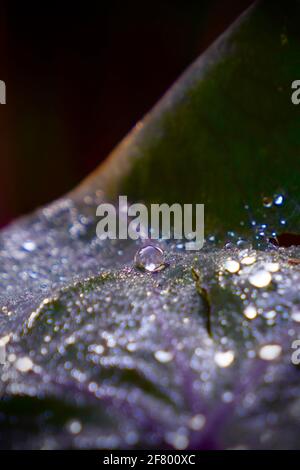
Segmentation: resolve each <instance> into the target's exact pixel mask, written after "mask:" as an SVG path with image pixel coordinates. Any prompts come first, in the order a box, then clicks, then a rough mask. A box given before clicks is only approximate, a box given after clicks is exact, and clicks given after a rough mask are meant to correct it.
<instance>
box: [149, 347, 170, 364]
mask: <svg viewBox="0 0 300 470" xmlns="http://www.w3.org/2000/svg"><path fill="white" fill-rule="evenodd" d="M154 357H155V359H156V360H157V361H159V362H161V363H163V364H166V363H167V362H170V361H172V359H173V354H172V353H171V352H169V351H162V350H161V351H155V353H154Z"/></svg>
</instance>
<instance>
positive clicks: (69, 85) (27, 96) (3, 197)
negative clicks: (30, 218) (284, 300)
mask: <svg viewBox="0 0 300 470" xmlns="http://www.w3.org/2000/svg"><path fill="white" fill-rule="evenodd" d="M251 3H252V2H251V1H250V0H223V1H221V0H211V1H201V0H199V1H197V2H184V1H177V0H173V1H160V2H158V1H157V2H155V1H144V2H141V1H135V0H134V1H128V2H124V1H114V0H112V1H109V2H99V3H94V2H84V3H82V4H81V3H79V4H76V6H75V5H71V4H67V3H66V4H63V3H62V2H60V3H55V2H51V3H47V2H43V3H42V2H40V3H38V2H24V3H23V4H21V3H18V2H15V1H10V2H8V1H7V2H5V1H4V2H1V4H0V79H1V80H5V82H6V86H7V104H6V105H5V106H0V155H1V158H0V225H1V226H3V225H5V224H6V223H8V222H9V221H10V220H12V219H13V218H15V217H16V216H18V215H20V214H24V213H26V212H28V211H31V210H32V209H34V208H35V207H37V206H39V205H42V204H45V203H47V202H50V201H52V200H53V199H55V198H57V197H59V196H61V195H63V194H64V193H65V192H67V191H68V190H70V189H71V188H72V187H73V186H75V185H76V184H77V183H78V182H79V181H80V180H81V179H82V178H83V177H84V176H86V175H87V174H89V173H90V172H91V171H92V170H93V169H94V168H95V167H96V166H97V165H98V164H99V163H100V162H101V161H102V160H103V159H104V158H105V157H106V155H107V154H108V153H109V152H110V151H111V150H112V149H113V147H114V146H115V145H116V144H117V143H118V142H119V141H120V140H121V139H122V138H123V137H124V135H125V134H126V133H127V132H128V131H129V130H130V129H131V128H132V126H133V125H134V124H135V123H136V122H137V121H138V120H139V119H140V118H141V117H142V116H143V115H144V114H145V113H146V112H147V111H148V110H149V109H150V108H151V107H152V106H153V105H154V104H155V103H156V101H157V100H158V99H159V98H160V97H161V95H162V94H163V93H164V92H165V91H166V90H167V89H168V88H169V86H170V85H171V84H172V83H173V82H174V80H176V78H177V77H178V75H180V73H182V72H183V70H184V69H185V68H186V67H187V66H188V65H189V64H190V63H191V62H192V61H193V60H194V59H195V58H196V57H197V56H198V55H199V54H200V53H201V52H202V51H203V50H204V49H205V48H206V47H207V46H208V45H209V44H210V43H211V42H212V41H213V40H214V39H215V38H216V37H217V36H218V35H219V34H220V33H221V32H222V31H223V30H224V29H226V27H227V26H228V25H229V24H230V23H231V22H232V21H233V20H234V19H235V18H236V17H237V16H238V15H239V14H240V13H241V12H242V11H243V10H244V9H245V8H246V7H247V6H248V5H250V4H251Z"/></svg>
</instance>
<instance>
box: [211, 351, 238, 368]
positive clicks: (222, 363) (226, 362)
mask: <svg viewBox="0 0 300 470" xmlns="http://www.w3.org/2000/svg"><path fill="white" fill-rule="evenodd" d="M214 359H215V363H216V364H217V366H219V367H229V366H230V365H231V364H232V363H233V361H234V352H233V351H219V352H216V354H215V357H214Z"/></svg>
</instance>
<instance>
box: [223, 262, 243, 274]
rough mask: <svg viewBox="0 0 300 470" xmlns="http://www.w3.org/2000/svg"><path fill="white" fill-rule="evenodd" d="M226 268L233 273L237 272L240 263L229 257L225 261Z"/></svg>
mask: <svg viewBox="0 0 300 470" xmlns="http://www.w3.org/2000/svg"><path fill="white" fill-rule="evenodd" d="M224 268H225V269H226V271H228V272H229V273H231V274H234V273H237V272H238V271H239V270H240V263H239V262H238V261H234V260H233V259H228V260H226V261H225V263H224Z"/></svg>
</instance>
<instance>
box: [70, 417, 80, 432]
mask: <svg viewBox="0 0 300 470" xmlns="http://www.w3.org/2000/svg"><path fill="white" fill-rule="evenodd" d="M67 428H68V430H69V431H70V433H71V434H79V433H80V432H81V430H82V424H81V422H80V421H77V420H75V419H74V420H73V421H70V422H69V423H68V425H67Z"/></svg>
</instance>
